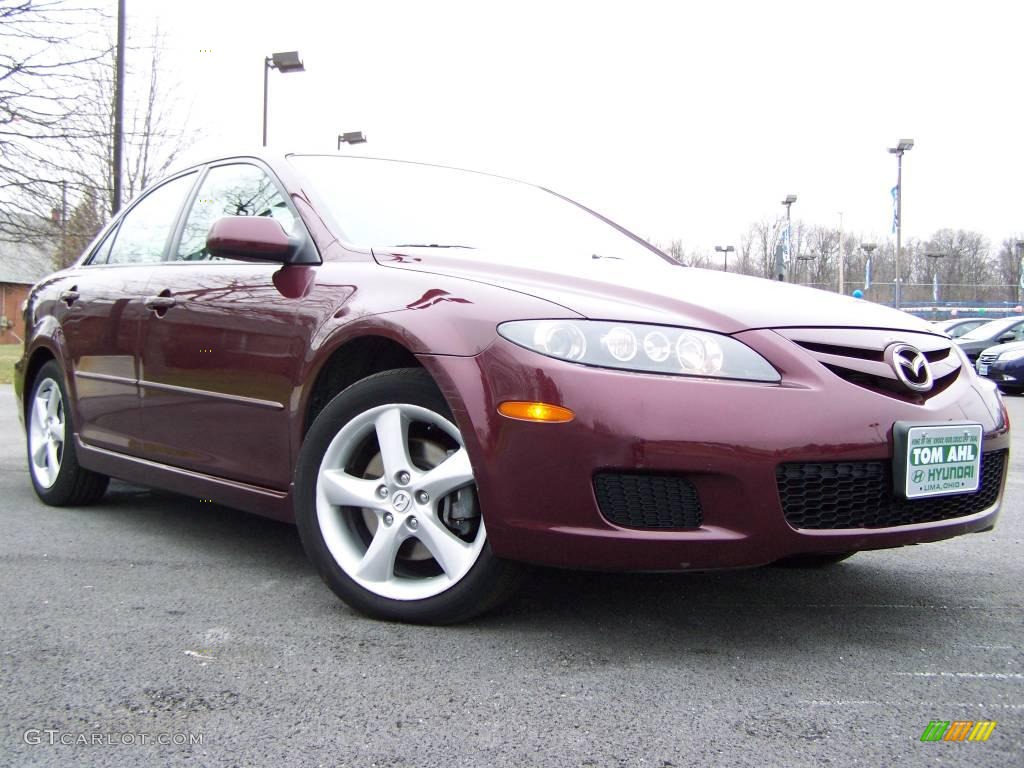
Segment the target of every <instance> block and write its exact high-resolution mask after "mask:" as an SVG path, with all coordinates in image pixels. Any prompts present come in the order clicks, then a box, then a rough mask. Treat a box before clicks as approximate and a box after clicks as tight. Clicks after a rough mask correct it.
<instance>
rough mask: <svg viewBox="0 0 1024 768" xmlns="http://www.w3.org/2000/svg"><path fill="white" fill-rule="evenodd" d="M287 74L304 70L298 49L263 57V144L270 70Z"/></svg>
mask: <svg viewBox="0 0 1024 768" xmlns="http://www.w3.org/2000/svg"><path fill="white" fill-rule="evenodd" d="M272 69H276V70H277V71H278V72H282V73H285V74H287V73H288V72H305V71H306V67H305V65H304V64H303V63H302V57H300V56H299V52H298V51H280V52H278V53H272V54H270V55H269V56H267V57H266V58H264V59H263V146H264V147H265V146H267V87H268V81H269V79H270V77H269V76H270V70H272Z"/></svg>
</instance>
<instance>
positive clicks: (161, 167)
mask: <svg viewBox="0 0 1024 768" xmlns="http://www.w3.org/2000/svg"><path fill="white" fill-rule="evenodd" d="M163 47H164V37H163V35H162V34H161V32H160V30H159V29H155V30H154V31H153V34H152V38H151V40H150V42H149V43H148V44H147V45H145V46H131V47H130V49H129V54H128V63H129V66H128V68H127V74H126V79H127V80H128V83H129V87H128V99H127V102H128V104H127V114H126V115H125V122H124V125H125V128H124V158H125V167H124V178H123V179H122V184H123V186H122V188H123V190H124V198H125V200H126V201H128V200H131V199H133V198H134V197H136V196H137V195H138V194H139V193H140V192H141V191H142V190H143V189H145V188H146V187H148V186H149V184H150V183H151V182H153V181H155V180H156V179H158V178H160V177H161V176H162V175H163V174H164V173H166V172H167V170H168V169H169V168H170V166H171V165H172V164H173V163H174V161H175V160H176V159H177V157H178V155H179V154H180V153H181V151H182V149H183V148H184V147H185V146H186V145H187V143H188V141H189V140H190V138H191V136H192V133H191V131H190V130H189V129H188V120H189V115H188V113H187V111H186V112H184V113H182V111H181V107H180V101H179V100H178V99H176V98H175V92H176V89H177V86H176V85H175V84H173V83H172V84H170V85H167V84H165V76H166V73H165V72H164V69H163V67H162V65H161V58H160V51H161V48H163ZM140 61H141V62H142V63H141V64H138V62H140ZM114 70H115V63H114V60H113V58H112V57H105V58H104V59H103V60H101V61H98V62H96V63H95V65H94V66H93V68H92V73H91V75H92V81H91V87H90V91H91V98H92V100H93V101H94V102H95V103H96V104H97V105H98V106H99V107H100V108H99V109H97V110H95V111H93V112H92V113H91V114H89V115H88V116H87V119H89V120H90V121H91V122H92V125H91V129H92V130H91V131H90V135H91V136H92V137H93V139H92V140H91V141H89V142H85V143H84V144H83V146H82V148H81V154H80V162H79V163H78V164H77V165H76V166H75V167H76V169H77V172H78V174H79V175H80V177H81V179H82V184H83V186H85V187H89V188H91V189H92V190H93V191H94V194H96V196H97V198H98V199H105V200H111V197H112V195H111V191H112V189H113V186H114V164H113V154H114V136H113V109H114ZM108 205H109V204H108ZM107 215H110V210H109V207H108V214H107Z"/></svg>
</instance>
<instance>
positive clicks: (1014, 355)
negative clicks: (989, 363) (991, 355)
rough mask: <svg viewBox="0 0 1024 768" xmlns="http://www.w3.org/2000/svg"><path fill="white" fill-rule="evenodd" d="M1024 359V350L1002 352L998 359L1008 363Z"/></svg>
mask: <svg viewBox="0 0 1024 768" xmlns="http://www.w3.org/2000/svg"><path fill="white" fill-rule="evenodd" d="M1022 357H1024V349H1013V350H1010V351H1009V352H1000V353H999V357H997V358H996V359H997V360H1000V361H1002V362H1004V363H1008V362H1010V361H1011V360H1020V359H1021V358H1022Z"/></svg>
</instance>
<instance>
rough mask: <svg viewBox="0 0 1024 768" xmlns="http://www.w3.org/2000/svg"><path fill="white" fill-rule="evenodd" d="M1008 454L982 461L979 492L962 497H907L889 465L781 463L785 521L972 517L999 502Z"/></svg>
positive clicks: (820, 524)
mask: <svg viewBox="0 0 1024 768" xmlns="http://www.w3.org/2000/svg"><path fill="white" fill-rule="evenodd" d="M1006 455H1007V452H1006V451H1005V450H1002V451H990V452H988V453H985V454H982V457H981V483H980V484H979V485H978V490H977V491H975V492H974V493H971V494H961V495H959V496H935V497H932V498H925V499H903V498H900V497H898V496H896V495H895V493H894V492H893V488H892V482H893V481H892V466H891V464H890V462H887V461H850V462H824V463H817V464H780V465H779V466H778V467H776V469H775V479H776V482H777V483H778V487H779V499H780V500H781V502H782V511H783V513H784V514H785V515H786V522H788V523H789V524H790V525H791V526H793V527H794V528H812V529H818V530H822V529H834V528H889V527H891V526H897V525H912V524H914V523H931V522H935V521H936V520H950V519H952V518H955V517H963V516H965V515H973V514H974V513H976V512H981V511H982V510H985V509H988V508H989V507H991V506H992V505H993V504H995V503H996V500H997V499H998V498H999V489H1000V488H1001V487H1002V484H1003V473H1004V472H1005V469H1006Z"/></svg>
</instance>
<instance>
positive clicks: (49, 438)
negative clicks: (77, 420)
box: [25, 360, 109, 507]
mask: <svg viewBox="0 0 1024 768" xmlns="http://www.w3.org/2000/svg"><path fill="white" fill-rule="evenodd" d="M69 403H70V400H69V399H68V396H67V392H66V391H65V389H64V374H63V372H62V371H61V369H60V366H58V365H57V363H56V362H54V361H52V360H51V361H50V362H48V363H46V364H45V365H44V366H43V367H42V368H40V369H39V372H38V373H37V374H36V376H35V378H34V379H33V381H32V386H31V392H30V394H29V397H28V398H27V399H26V404H25V421H26V423H27V427H28V464H29V467H30V469H31V474H32V486H33V487H34V488H35V490H36V495H38V496H39V498H40V499H42V500H43V501H44V502H46V503H47V504H51V505H53V506H55V507H62V506H77V505H82V504H91V503H92V502H94V501H96V500H97V499H99V498H100V497H101V496H102V495H103V493H104V492H105V491H106V490H107V483H108V482H109V478H108V477H107V476H106V475H100V474H97V473H96V472H90V471H89V470H87V469H83V468H82V467H81V466H79V464H78V456H77V454H76V452H75V441H74V432H73V429H72V426H73V425H72V421H71V411H70V409H69V407H68V404H69Z"/></svg>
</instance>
